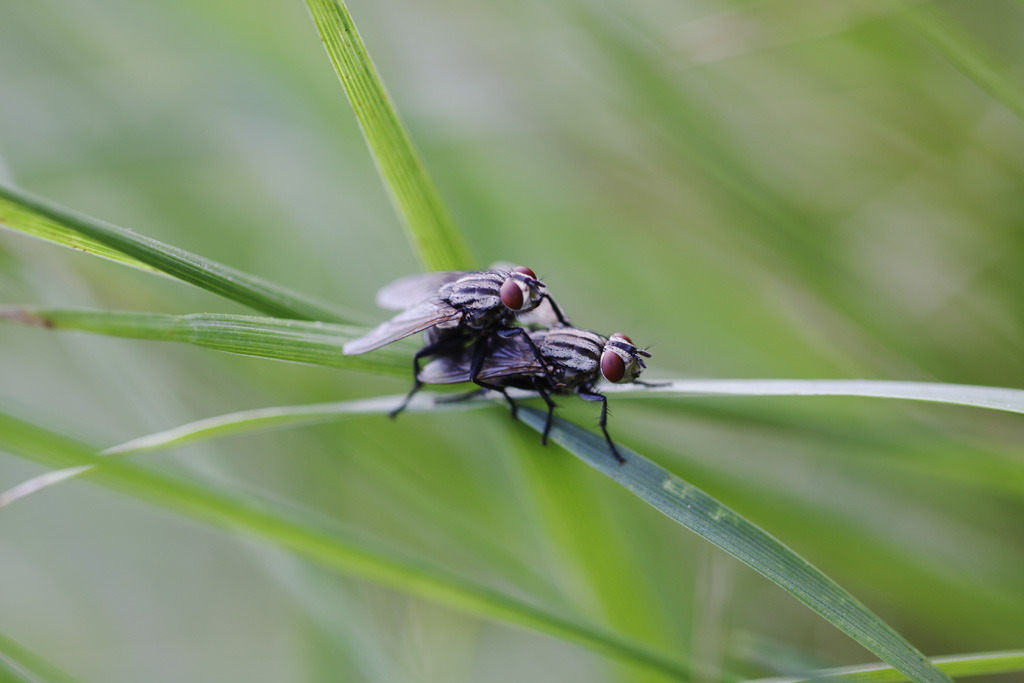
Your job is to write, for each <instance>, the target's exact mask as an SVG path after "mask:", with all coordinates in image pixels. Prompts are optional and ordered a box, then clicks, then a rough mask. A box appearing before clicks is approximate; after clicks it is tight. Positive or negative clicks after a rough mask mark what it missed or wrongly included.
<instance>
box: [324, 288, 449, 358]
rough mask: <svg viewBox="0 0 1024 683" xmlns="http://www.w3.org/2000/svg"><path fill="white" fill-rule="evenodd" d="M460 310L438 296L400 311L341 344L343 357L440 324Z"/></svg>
mask: <svg viewBox="0 0 1024 683" xmlns="http://www.w3.org/2000/svg"><path fill="white" fill-rule="evenodd" d="M461 315H462V312H461V311H459V310H458V309H455V308H452V307H451V306H449V305H448V304H446V303H445V302H443V301H441V300H440V299H436V298H435V299H429V300H427V301H424V302H422V303H420V304H419V305H418V306H413V307H412V308H410V309H408V310H405V311H402V312H401V313H399V314H398V315H396V316H395V317H394V318H392V319H391V320H387V321H385V322H382V323H381V324H380V325H378V326H377V327H375V328H374V329H373V330H372V331H371V332H370V333H369V334H366V335H364V336H362V337H359V338H358V339H353V340H352V341H350V342H348V343H347V344H345V345H344V346H343V347H342V350H343V351H344V352H345V355H346V356H355V355H358V354H360V353H366V352H367V351H373V350H374V349H379V348H380V347H382V346H384V345H385V344H390V343H391V342H393V341H398V340H399V339H402V338H404V337H408V336H409V335H410V334H416V333H417V332H422V331H423V330H425V329H428V328H430V327H433V326H435V325H439V324H441V323H445V322H449V321H452V320H457V319H458V318H459V316H461Z"/></svg>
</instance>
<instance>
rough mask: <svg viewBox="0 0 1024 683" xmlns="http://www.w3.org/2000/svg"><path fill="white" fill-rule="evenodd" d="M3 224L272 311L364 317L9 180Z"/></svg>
mask: <svg viewBox="0 0 1024 683" xmlns="http://www.w3.org/2000/svg"><path fill="white" fill-rule="evenodd" d="M0 225H4V226H6V227H8V228H10V229H11V230H14V231H16V232H21V233H24V234H26V235H31V236H32V237H37V238H39V239H42V240H46V241H48V242H53V243H55V244H60V245H62V246H65V247H70V248H72V249H76V250H78V251H84V252H86V253H90V254H93V255H95V256H100V257H102V258H106V259H110V260H113V261H117V262H118V263H123V264H125V265H129V266H132V267H135V268H141V269H143V270H149V271H154V272H159V273H164V274H166V275H170V276H171V277H173V278H176V279H178V280H181V281H183V282H187V283H189V284H192V285H195V286H196V287H200V288H201V289H205V290H207V291H208V292H213V293H214V294H216V295H218V296H222V297H224V298H225V299H230V300H232V301H237V302H238V303H240V304H243V305H245V306H248V307H250V308H252V309H255V310H257V311H261V312H263V313H266V314H267V315H272V316H276V317H280V318H295V319H297V320H323V321H325V322H336V323H344V322H352V321H355V320H358V318H357V317H355V316H352V315H350V314H347V313H344V312H339V311H338V310H336V309H334V308H333V307H331V306H327V305H325V304H322V303H319V302H317V301H314V300H313V299H311V298H309V297H306V296H304V295H302V294H298V293H296V292H292V291H290V290H288V289H285V288H283V287H279V286H277V285H275V284H272V283H270V282H267V281H266V280H263V279H262V278H258V277H256V276H255V275H249V274H248V273H243V272H242V271H240V270H236V269H234V268H231V267H229V266H225V265H223V264H220V263H217V262H215V261H211V260H209V259H205V258H203V257H202V256H197V255H196V254H192V253H189V252H187V251H185V250H184V249H178V248H177V247H172V246H171V245H169V244H164V243H162V242H158V241H156V240H154V239H151V238H149V237H144V236H142V235H138V234H136V233H134V232H132V231H131V230H125V229H124V228H119V227H117V226H116V225H111V224H109V223H105V222H103V221H101V220H97V219H95V218H90V217H89V216H85V215H82V214H80V213H77V212H75V211H72V210H70V209H66V208H64V207H62V206H58V205H57V204H54V203H52V202H49V201H47V200H45V199H41V198H39V197H35V196H33V195H31V194H29V193H27V192H25V191H23V190H20V189H17V188H14V187H11V186H9V185H4V184H3V183H0Z"/></svg>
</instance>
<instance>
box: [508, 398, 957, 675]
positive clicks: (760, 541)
mask: <svg viewBox="0 0 1024 683" xmlns="http://www.w3.org/2000/svg"><path fill="white" fill-rule="evenodd" d="M519 419H520V420H522V421H523V422H525V423H526V424H528V425H529V426H530V427H533V428H534V429H536V430H537V431H538V432H539V431H542V430H543V429H544V420H545V413H543V412H541V411H538V410H535V409H533V408H526V407H521V408H520V409H519ZM551 439H552V440H553V441H554V442H555V443H557V444H558V445H560V446H562V447H564V448H565V449H567V450H568V451H569V452H571V453H572V454H573V455H575V456H576V457H578V458H579V459H580V460H582V461H583V462H585V463H586V464H588V465H590V466H591V467H593V468H594V469H596V470H598V471H599V472H601V473H602V474H604V475H606V476H608V477H610V478H611V479H614V480H615V481H616V482H618V483H619V484H621V485H623V486H624V487H626V488H627V489H628V490H629V491H630V492H631V493H633V494H634V495H636V496H638V497H639V498H640V499H641V500H643V501H645V502H647V503H648V504H650V505H651V506H652V507H654V508H655V509H657V510H658V511H659V512H661V513H663V514H665V515H666V516H668V517H669V518H671V519H673V520H675V521H676V522H678V523H680V524H682V525H683V526H685V527H686V528H687V529H689V530H690V531H693V532H694V533H696V534H698V535H699V536H701V537H702V538H704V539H706V540H707V541H710V542H711V543H713V544H714V545H716V546H718V547H719V548H721V549H722V550H724V551H726V552H727V553H729V554H730V555H732V556H733V557H735V558H736V559H738V560H740V561H741V562H743V563H744V564H746V565H747V566H749V567H750V568H752V569H754V570H755V571H756V572H758V573H759V574H761V575H762V576H764V577H766V578H767V579H769V580H771V581H772V582H774V583H776V584H777V585H778V586H780V587H781V588H782V589H783V590H785V591H786V592H787V593H789V594H790V595H792V596H793V597H795V598H796V599H797V600H799V601H800V602H802V603H803V604H804V605H806V606H807V607H809V608H810V609H811V610H813V611H814V612H816V613H817V614H819V615H820V616H822V617H823V618H825V619H826V620H827V621H828V622H829V623H831V624H832V625H834V626H835V627H837V628H838V629H840V630H841V631H843V632H844V633H846V634H847V635H849V636H850V637H851V638H853V639H854V640H856V641H857V642H858V643H860V644H861V645H863V646H864V647H866V648H867V649H868V650H870V651H871V652H873V653H874V654H875V655H877V656H878V657H879V658H880V659H882V660H883V661H885V662H886V663H888V664H890V665H891V666H892V667H894V668H895V669H896V670H898V671H900V672H902V673H903V674H905V675H906V676H907V677H908V678H910V679H911V680H912V681H915V682H916V683H951V681H950V679H949V677H948V676H946V675H945V674H944V673H942V672H941V671H939V670H938V669H936V668H935V667H934V666H933V665H932V664H931V663H929V662H928V660H927V659H926V658H925V656H924V655H923V654H921V653H920V652H919V651H918V650H917V648H915V647H914V646H913V645H911V644H910V643H909V642H907V640H906V639H904V638H903V636H901V635H900V634H899V633H897V632H896V631H894V630H893V629H892V628H891V627H890V626H889V625H888V624H886V623H885V622H884V621H882V620H881V619H880V618H879V617H878V616H877V615H875V614H874V613H873V612H872V611H871V610H869V609H868V608H867V607H865V606H864V605H863V604H861V602H860V601H858V600H857V599H856V598H855V597H853V596H852V595H850V594H849V593H848V592H846V591H845V590H843V589H842V588H841V587H840V586H839V585H838V584H837V583H835V582H834V581H832V579H830V578H828V577H827V576H825V574H823V573H822V572H821V571H820V570H818V569H817V568H815V567H813V566H812V565H811V564H810V563H809V562H808V561H807V560H804V559H803V558H801V557H800V556H799V555H797V554H796V553H795V552H793V551H792V550H790V549H789V548H787V547H786V546H785V545H783V544H782V543H781V542H780V541H778V540H777V539H775V538H774V537H772V536H771V535H770V534H768V533H767V532H765V531H763V530H761V529H760V528H758V527H757V526H755V525H754V524H752V523H751V522H749V521H748V520H746V519H744V518H743V517H741V516H740V515H738V514H737V513H736V512H735V511H733V510H731V509H729V508H728V507H726V506H725V505H722V504H721V503H720V502H718V501H717V500H715V499H714V498H712V497H711V496H709V495H708V494H706V493H704V492H703V491H701V490H700V489H698V488H696V487H694V486H693V485H691V484H689V483H687V482H685V481H683V480H682V479H680V478H679V477H677V476H675V475H674V474H672V473H670V472H668V471H667V470H665V469H664V468H662V467H659V466H658V465H656V464H654V463H653V462H651V461H650V460H648V459H646V458H644V457H642V456H640V455H638V454H636V453H634V452H633V451H631V450H629V449H628V448H625V447H624V446H623V445H622V444H617V446H618V448H619V449H620V450H621V452H622V455H623V456H624V457H625V458H626V463H625V464H623V465H618V464H616V462H615V460H614V459H613V458H612V456H611V454H610V453H609V451H608V446H607V444H605V442H604V439H603V438H602V437H600V436H598V435H596V434H593V433H591V432H588V431H586V430H584V429H582V428H580V427H577V426H576V425H574V424H571V423H569V422H566V421H564V420H561V419H557V418H556V419H555V421H554V426H553V428H552V430H551Z"/></svg>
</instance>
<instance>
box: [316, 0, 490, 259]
mask: <svg viewBox="0 0 1024 683" xmlns="http://www.w3.org/2000/svg"><path fill="white" fill-rule="evenodd" d="M306 6H307V8H308V9H309V13H310V16H312V18H313V23H314V24H316V28H317V31H319V33H320V38H321V40H322V41H323V44H324V47H325V48H326V49H327V54H328V56H329V57H330V58H331V63H332V64H333V65H334V70H335V71H336V72H337V73H338V77H339V78H340V79H341V84H342V86H344V88H345V93H346V94H347V95H348V100H349V102H350V103H351V104H352V110H353V111H354V112H355V115H356V118H357V119H358V120H359V125H360V127H361V128H362V131H363V137H365V139H366V143H367V145H369V147H370V153H371V155H372V156H373V160H374V162H375V163H376V165H377V171H378V172H379V173H380V177H381V179H382V180H383V181H384V186H385V187H386V188H387V191H388V195H389V196H390V197H391V202H392V204H393V205H394V207H395V210H396V211H397V212H398V215H399V216H400V217H401V219H402V223H403V224H404V226H405V228H406V232H407V234H408V236H409V239H410V242H411V243H412V246H413V250H414V251H415V252H416V255H417V257H418V258H419V260H420V263H422V264H423V266H424V267H425V268H426V269H428V270H466V269H471V268H473V267H474V264H475V263H476V259H474V258H473V254H472V252H471V250H470V248H469V245H468V243H467V242H466V239H465V237H464V236H463V235H462V233H461V232H460V231H459V229H458V227H457V226H456V225H455V221H454V220H453V219H452V217H451V214H450V213H449V211H448V208H447V207H446V206H445V204H444V201H443V200H442V199H441V194H440V192H438V190H437V187H436V186H435V185H434V182H433V181H432V180H431V179H430V175H429V174H428V173H427V170H426V166H425V165H424V163H423V160H422V159H421V158H420V154H419V152H418V151H417V150H416V148H415V146H414V145H413V142H412V138H411V137H410V136H409V133H408V131H407V130H406V128H405V125H404V124H403V123H402V121H401V119H400V118H399V116H398V113H397V111H396V110H395V107H394V104H393V103H392V101H391V98H390V96H389V95H388V93H387V91H386V90H385V88H384V84H383V82H382V81H381V79H380V76H379V74H378V73H377V69H376V68H375V67H374V65H373V62H372V61H371V60H370V55H369V54H368V53H367V51H366V47H365V46H364V45H363V41H362V39H361V38H360V37H359V32H358V31H357V30H356V26H355V24H354V23H353V22H352V17H351V16H350V15H349V12H348V8H347V7H346V6H345V3H344V2H342V0H307V2H306Z"/></svg>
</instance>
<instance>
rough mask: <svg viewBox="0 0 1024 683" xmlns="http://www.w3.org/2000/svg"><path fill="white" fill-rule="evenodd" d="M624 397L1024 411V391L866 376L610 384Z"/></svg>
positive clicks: (609, 389) (614, 391) (608, 388)
mask: <svg viewBox="0 0 1024 683" xmlns="http://www.w3.org/2000/svg"><path fill="white" fill-rule="evenodd" d="M605 389H607V391H608V393H614V394H615V395H617V396H622V397H623V398H627V397H628V398H656V397H659V396H683V397H685V396H869V397H873V398H897V399H904V400H910V401H929V402H933V403H952V404H954V405H962V406H974V407H977V408H991V409H992V410H1005V411H1007V412H1011V413H1024V389H1007V388H1004V387H983V386H977V385H970V384H939V383H934V382H894V381H887V380H864V379H677V380H664V381H663V383H661V384H660V385H658V386H651V387H642V386H637V385H628V384H624V385H612V386H607V387H605Z"/></svg>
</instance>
